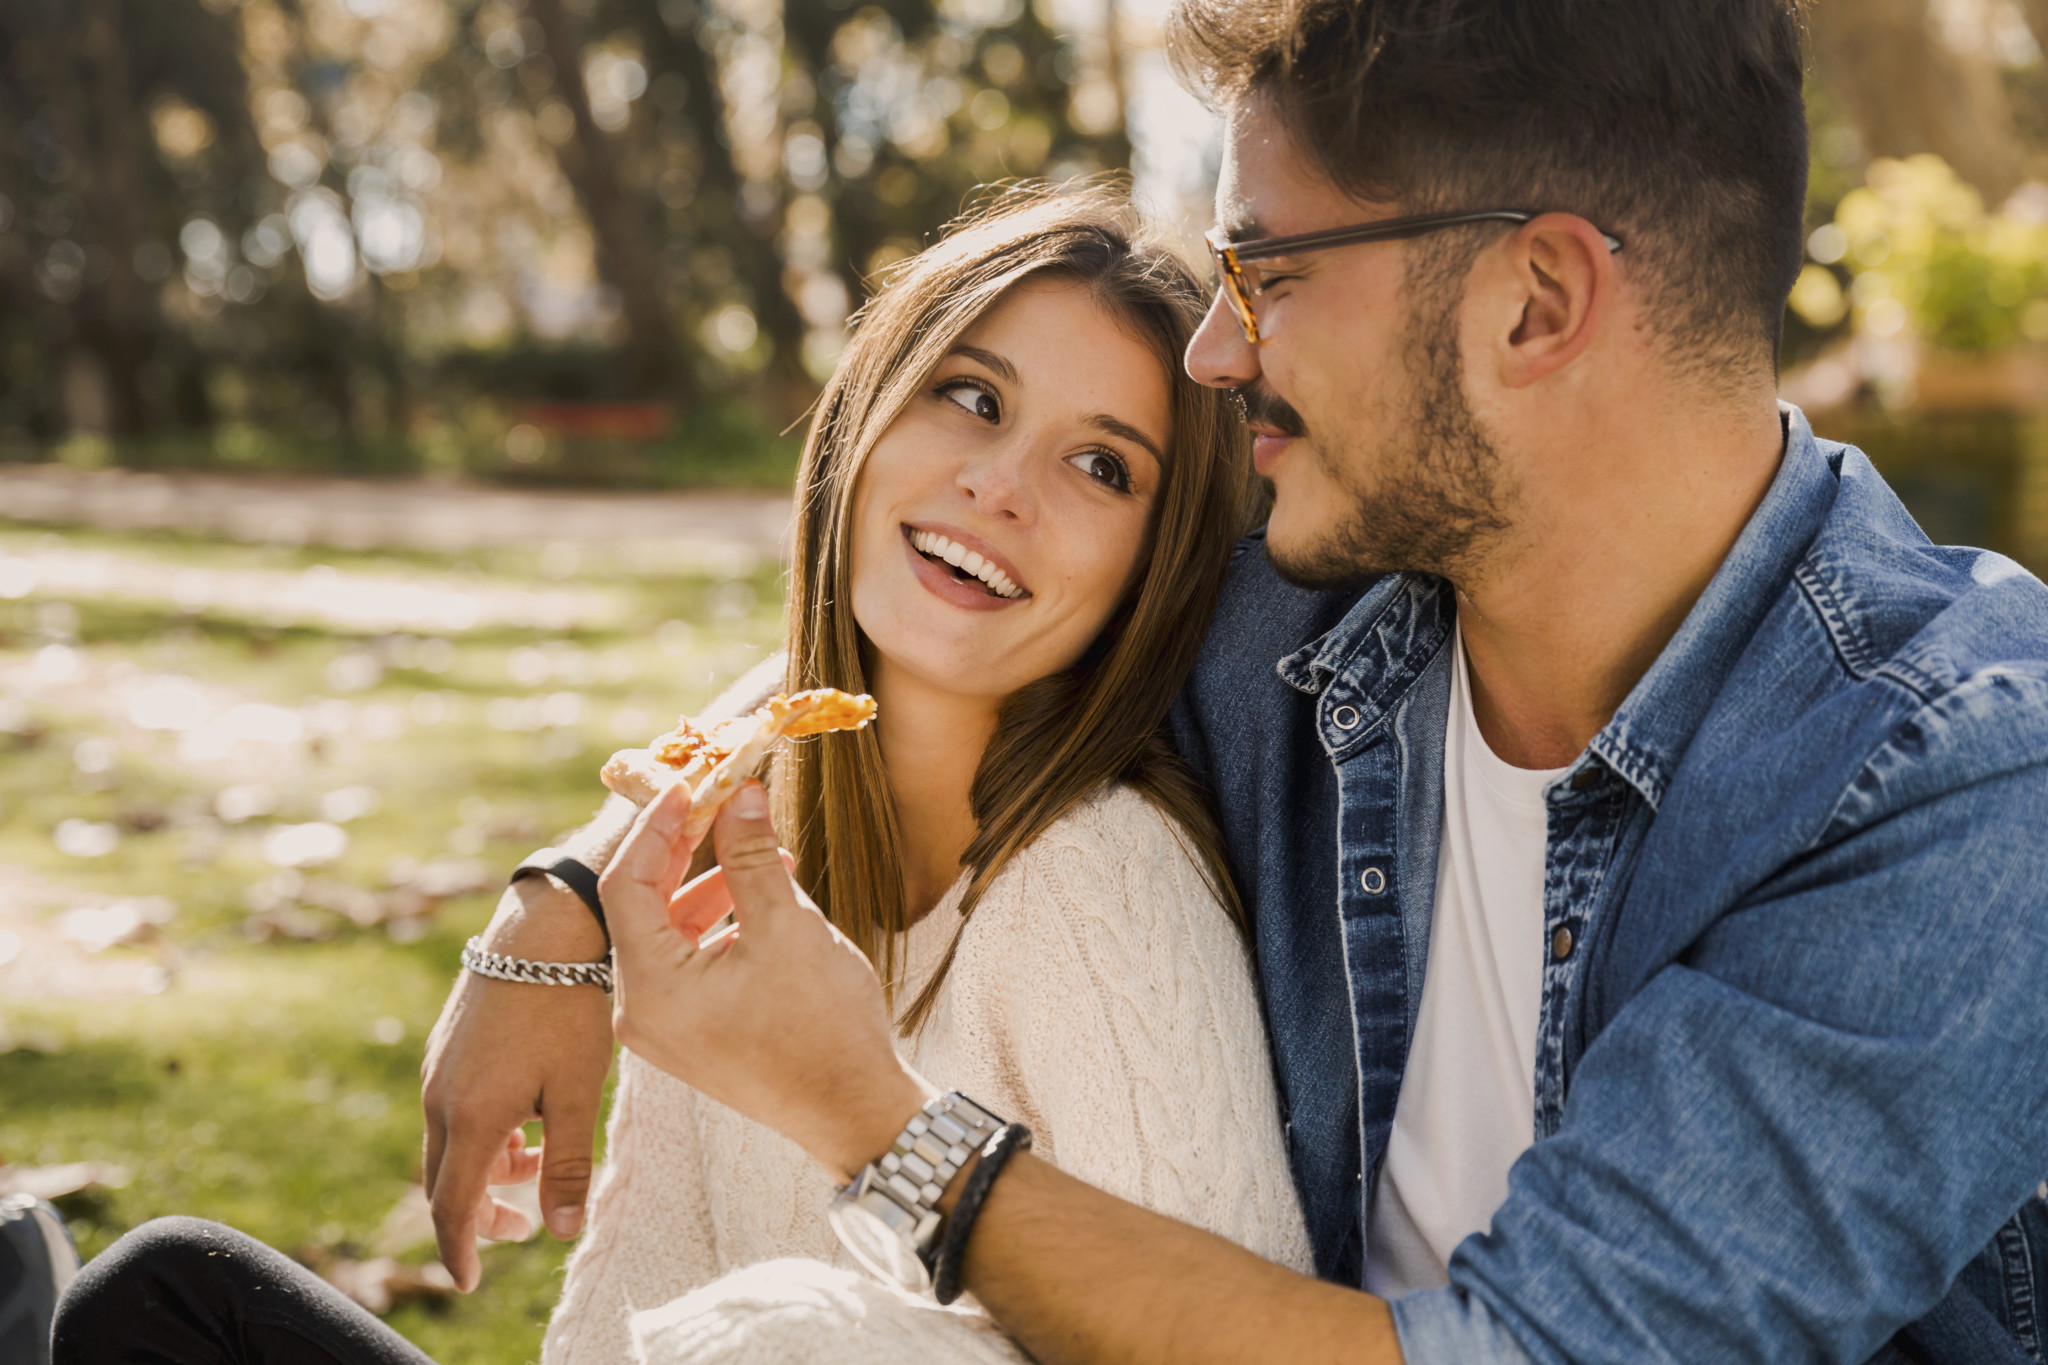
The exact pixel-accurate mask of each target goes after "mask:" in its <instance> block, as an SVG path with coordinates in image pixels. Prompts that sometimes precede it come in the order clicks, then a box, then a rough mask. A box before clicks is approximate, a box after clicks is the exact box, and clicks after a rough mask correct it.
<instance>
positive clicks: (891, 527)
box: [853, 280, 1173, 699]
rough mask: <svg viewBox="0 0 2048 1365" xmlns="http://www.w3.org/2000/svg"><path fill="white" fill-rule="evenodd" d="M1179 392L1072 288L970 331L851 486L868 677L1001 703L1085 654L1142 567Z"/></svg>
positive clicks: (1142, 350) (1048, 289)
mask: <svg viewBox="0 0 2048 1365" xmlns="http://www.w3.org/2000/svg"><path fill="white" fill-rule="evenodd" d="M1171 401H1172V400H1171V390H1170V388H1169V382H1168V377H1167V374H1166V370H1165V367H1164V366H1163V365H1162V364H1161V362H1160V360H1159V358H1158V356H1157V355H1155V354H1154V353H1153V351H1152V350H1151V348H1149V347H1147V346H1146V345H1145V344H1144V343H1143V342H1141V341H1138V340H1137V339H1136V338H1134V337H1133V336H1131V335H1130V333H1129V332H1128V331H1127V329H1126V328H1125V327H1124V326H1123V325H1122V324H1121V322H1120V321H1119V320H1118V319H1117V318H1115V317H1114V316H1112V315H1111V314H1110V313H1109V312H1107V311H1105V310H1104V309H1103V307H1102V306H1101V305H1100V304H1098V303H1096V302H1095V300H1094V299H1093V297H1092V296H1091V295H1090V294H1089V292H1088V290H1087V289H1086V288H1085V287H1083V286H1081V285H1078V284H1074V283H1071V282H1068V281H1062V280H1026V281H1025V282H1024V283H1023V284H1021V285H1019V286H1017V287H1016V288H1015V289H1013V290H1012V291H1011V292H1010V293H1009V295H1008V296H1007V297H1006V298H1004V300H1003V301H1002V302H1001V303H999V304H998V305H997V306H996V307H994V308H992V309H990V310H989V311H988V313H986V314H985V315H983V317H982V318H981V319H980V321H978V322H977V323H976V324H975V325H974V326H973V327H972V328H970V329H968V331H967V332H966V334H965V335H964V336H962V337H961V339H960V342H959V344H958V345H956V346H955V347H954V348H953V350H952V353H951V354H949V355H947V356H946V358H945V359H944V360H942V361H940V362H939V366H938V368H937V369H936V370H934V371H933V372H932V374H931V376H930V377H929V378H928V379H927V380H926V381H925V384H924V387H923V388H922V389H921V390H920V391H919V392H918V393H917V394H916V395H915V396H914V397H913V398H912V399H911V400H910V403H909V405H908V406H906V407H905V408H904V410H903V412H902V414H901V415H899V416H898V417H897V418H896V420H895V422H894V423H892V424H891V425H890V427H889V429H888V430H887V431H886V432H884V433H883V434H882V438H881V440H879V441H878V442H877V443H876V444H875V448H874V450H873V451H871V452H870V453H869V456H868V460H867V464H866V467H865V468H864V469H862V471H861V474H860V481H859V483H858V484H857V485H856V487H855V489H854V503H853V614H854V619H855V620H856V621H858V622H859V623H860V627H861V630H862V631H863V632H864V633H865V634H866V636H867V638H868V641H869V643H870V644H871V645H872V646H873V647H874V649H875V651H876V652H877V654H878V655H879V656H880V657H879V658H878V660H877V666H878V668H877V671H878V677H877V679H876V681H877V683H881V682H882V679H883V676H885V675H886V673H887V672H888V671H890V670H899V669H900V670H902V671H903V672H904V673H905V674H907V675H914V676H916V677H919V678H920V679H922V680H923V681H924V682H925V683H926V684H927V685H930V686H935V687H938V688H941V689H943V690H945V691H948V692H953V693H958V694H963V695H972V696H983V697H988V698H992V699H994V698H1001V697H1005V696H1008V695H1009V694H1010V693H1012V692H1015V691H1016V690H1017V689H1018V688H1020V687H1022V686H1024V685H1025V684H1026V683H1030V682H1035V681H1036V680H1038V679H1040V678H1043V677H1047V676H1049V675H1050V674H1053V673H1056V672H1058V671H1060V670H1061V669H1064V668H1066V667H1068V666H1069V665H1071V664H1072V663H1073V662H1074V661H1075V660H1076V659H1078V658H1080V656H1081V654H1082V653H1083V652H1084V651H1085V650H1086V649H1087V648H1088V646H1089V644H1090V643H1091V642H1092V641H1093V640H1094V639H1095V637H1096V636H1097V635H1099V634H1100V633H1101V631H1102V628H1103V626H1104V624H1106V623H1107V622H1108V620H1109V617H1110V614H1111V613H1112V612H1113V611H1115V609H1116V606H1117V603H1118V602H1119V601H1120V600H1122V598H1123V595H1124V590H1125V588H1126V587H1127V586H1128V585H1129V583H1130V581H1131V578H1132V574H1133V572H1134V570H1135V569H1136V568H1137V564H1138V555H1139V553H1140V551H1141V549H1142V548H1143V545H1144V540H1145V529H1146V524H1147V519H1148V516H1149V514H1150V511H1151V508H1152V505H1153V502H1154V500H1155V499H1156V498H1157V496H1158V493H1159V482H1160V476H1161V459H1162V452H1163V451H1165V449H1166V447H1167V442H1168V441H1169V440H1170V439H1171V437H1172V434H1173V433H1172V431H1171V429H1170V417H1171V413H1172V406H1171Z"/></svg>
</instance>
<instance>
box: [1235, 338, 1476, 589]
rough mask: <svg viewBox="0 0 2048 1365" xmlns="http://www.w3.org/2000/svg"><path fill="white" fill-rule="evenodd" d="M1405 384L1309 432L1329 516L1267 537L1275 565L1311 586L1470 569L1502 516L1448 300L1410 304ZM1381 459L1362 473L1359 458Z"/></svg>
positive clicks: (1450, 574) (1459, 573)
mask: <svg viewBox="0 0 2048 1365" xmlns="http://www.w3.org/2000/svg"><path fill="white" fill-rule="evenodd" d="M1403 345H1404V349H1405V351H1406V353H1407V369H1408V373H1409V376H1410V379H1409V383H1408V385H1407V387H1406V392H1405V393H1404V394H1403V395H1400V396H1398V397H1396V398H1395V399H1394V400H1393V401H1392V402H1390V403H1388V404H1386V406H1385V408H1384V409H1383V414H1382V415H1378V416H1375V417H1373V418H1370V419H1366V420H1361V421H1359V422H1357V423H1356V424H1355V426H1354V427H1353V429H1352V430H1351V431H1349V432H1346V433H1344V435H1345V436H1348V437H1349V438H1350V439H1341V438H1340V440H1341V444H1335V445H1334V448H1333V444H1327V443H1326V441H1327V440H1328V438H1330V437H1331V436H1333V435H1336V433H1334V432H1332V431H1331V430H1329V429H1328V428H1327V427H1325V428H1324V429H1323V431H1322V432H1321V435H1322V437H1323V438H1324V439H1317V440H1308V441H1304V442H1303V443H1302V444H1304V445H1307V446H1308V448H1309V453H1311V454H1313V455H1314V456H1315V458H1316V461H1317V463H1318V464H1319V465H1320V466H1321V467H1322V469H1323V472H1324V473H1325V475H1326V476H1327V477H1328V478H1329V480H1330V482H1331V484H1332V485H1334V486H1335V488H1336V489H1337V494H1338V501H1339V505H1340V508H1341V510H1340V512H1339V513H1338V519H1337V520H1336V522H1335V523H1334V524H1332V525H1330V526H1328V527H1327V528H1325V529H1324V530H1323V531H1321V532H1320V533H1319V534H1316V535H1314V536H1311V537H1309V538H1307V539H1306V540H1304V541H1301V542H1298V543H1292V544H1275V543H1274V542H1273V541H1272V540H1271V539H1270V538H1269V539H1268V541H1267V545H1266V553H1267V557H1268V558H1270V559H1271V560H1272V563H1273V567H1274V568H1275V569H1276V570H1278V571H1279V573H1280V576H1281V577H1282V578H1285V579H1286V580H1287V581H1288V582H1290V583H1293V584H1295V585H1297V586H1299V587H1304V588H1312V589H1318V590H1329V589H1337V588H1346V587H1352V586H1355V585H1356V584H1358V583H1360V582H1363V581H1364V580H1366V579H1369V578H1375V577H1378V576H1380V575H1383V574H1390V573H1425V574H1435V575H1437V576H1439V577H1443V578H1448V579H1451V580H1452V581H1454V582H1455V581H1458V580H1460V579H1462V578H1465V577H1467V576H1469V575H1470V574H1471V573H1472V572H1473V570H1474V568H1475V566H1476V564H1477V562H1478V561H1479V559H1480V558H1481V557H1482V556H1483V555H1484V553H1485V550H1486V547H1487V545H1488V544H1490V543H1492V542H1494V541H1495V540H1497V539H1498V537H1499V536H1500V534H1501V533H1502V532H1504V531H1505V530H1507V528H1508V526H1509V521H1508V518H1507V516H1506V514H1505V511H1504V504H1505V498H1504V495H1503V489H1502V487H1501V484H1502V474H1501V468H1500V453H1499V451H1498V450H1497V449H1496V448H1495V447H1494V445H1493V442H1492V441H1491V440H1489V439H1488V438H1487V436H1486V433H1485V432H1484V431H1482V430H1481V429H1480V427H1479V423H1478V420H1477V419H1476V418H1475V417H1474V416H1473V413H1472V409H1471V406H1470V404H1468V403H1467V402H1466V400H1465V385H1464V373H1463V364H1462V361H1461V359H1460V356H1459V351H1458V337H1457V324H1456V302H1455V300H1452V301H1451V302H1450V303H1448V304H1447V305H1445V306H1444V307H1442V308H1440V309H1435V310H1432V311H1431V313H1430V314H1429V315H1427V316H1424V315H1422V314H1420V313H1418V314H1417V316H1415V318H1414V319H1413V320H1412V322H1411V324H1410V326H1409V327H1408V328H1407V331H1406V335H1405V337H1404V338H1403ZM1368 469H1370V470H1374V471H1377V477H1375V478H1372V479H1371V480H1370V481H1369V482H1368V479H1367V478H1366V476H1365V473H1364V471H1366V470H1368Z"/></svg>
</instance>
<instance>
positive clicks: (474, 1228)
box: [428, 1122, 505, 1294]
mask: <svg viewBox="0 0 2048 1365" xmlns="http://www.w3.org/2000/svg"><path fill="white" fill-rule="evenodd" d="M504 1150H505V1134H504V1130H502V1129H498V1130H495V1131H494V1130H489V1129H483V1128H464V1127H463V1126H462V1125H461V1123H459V1122H458V1123H456V1124H455V1125H454V1126H453V1127H452V1128H451V1130H450V1132H449V1134H448V1139H447V1145H446V1147H445V1148H444V1149H443V1150H442V1154H441V1164H440V1169H439V1171H438V1172H437V1173H436V1179H435V1181H434V1187H433V1189H432V1190H431V1191H430V1192H429V1194H428V1198H429V1199H431V1200H432V1201H433V1209H434V1240H435V1242H436V1243H437V1244H438V1245H439V1247H440V1251H441V1264H442V1265H445V1266H447V1267H448V1273H449V1274H451V1275H453V1276H454V1277H455V1283H456V1284H457V1286H459V1287H460V1288H461V1290H462V1292H463V1293H465V1294H466V1293H468V1292H469V1291H470V1290H472V1289H474V1288H476V1281H477V1274H478V1271H479V1266H478V1264H477V1259H476V1239H477V1233H478V1230H479V1229H478V1223H479V1211H480V1208H482V1207H488V1206H489V1203H490V1201H489V1200H488V1199H487V1198H486V1197H485V1194H484V1186H485V1185H486V1184H487V1183H488V1181H489V1179H490V1174H491V1168H492V1167H493V1166H494V1165H495V1164H496V1163H497V1160H498V1158H499V1154H500V1153H502V1152H503V1151H504ZM486 1235H488V1234H486Z"/></svg>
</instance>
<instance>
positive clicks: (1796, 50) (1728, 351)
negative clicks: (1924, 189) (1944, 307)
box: [1168, 0, 1806, 371]
mask: <svg viewBox="0 0 2048 1365" xmlns="http://www.w3.org/2000/svg"><path fill="white" fill-rule="evenodd" d="M1168 51H1169V53H1170V54H1171V56H1172V59H1173V62H1174V66H1175V70H1176V71H1177V73H1178V74H1179V76H1180V78H1181V80H1182V81H1183V82H1185V83H1186V84H1187V85H1188V86H1189V87H1190V88H1192V89H1193V90H1195V91H1196V93H1197V94H1199V95H1201V96H1202V97H1203V98H1204V99H1205V100H1206V101H1207V102H1208V103H1209V104H1210V106H1211V107H1212V108H1217V109H1221V110H1226V111H1227V110H1228V109H1230V108H1232V107H1234V106H1236V105H1237V104H1239V103H1240V102H1241V101H1243V100H1244V99H1246V98H1247V97H1249V96H1261V97H1264V98H1267V99H1269V100H1271V101H1272V108H1273V109H1274V110H1275V112H1276V113H1277V114H1278V116H1279V118H1280V121H1281V123H1282V125H1283V126H1284V127H1285V128H1286V129H1287V130H1288V133H1289V136H1290V139H1291V140H1292V142H1293V143H1294V145H1295V146H1296V147H1297V148H1299V149H1300V150H1301V151H1302V152H1303V154H1304V155H1305V156H1307V157H1308V158H1309V159H1310V160H1311V161H1312V162H1313V163H1314V164H1316V165H1317V166H1318V167H1319V168H1320V169H1321V171H1322V173H1323V174H1324V175H1326V176H1327V177H1328V178H1329V179H1330V181H1331V182H1332V183H1333V184H1335V185H1337V186H1338V187H1339V188H1341V189H1343V190H1345V191H1346V192H1348V193H1350V194H1353V195H1355V196H1357V197H1359V198H1362V199H1368V200H1372V201H1374V202H1379V203H1387V204H1392V205H1396V206H1398V207H1399V209H1400V211H1402V212H1412V213H1422V212H1429V211H1432V210H1437V209H1451V208H1514V209H1534V210H1539V211H1546V212H1548V211H1564V212H1569V213H1575V214H1578V215H1579V216H1581V217H1583V218H1586V219H1588V220H1590V221H1591V222H1592V223H1594V224H1595V225H1597V226H1598V227H1600V228H1602V229H1604V230H1606V231H1608V232H1612V233H1614V234H1615V235H1616V236H1618V237H1620V238H1621V239H1622V241H1623V242H1624V243H1625V246H1624V249H1623V254H1622V261H1623V262H1624V268H1626V269H1628V270H1629V271H1630V272H1631V274H1633V275H1634V276H1635V278H1636V280H1637V281H1638V282H1639V284H1640V285H1641V287H1642V288H1643V290H1644V292H1645V294H1646V296H1647V299H1648V302H1649V307H1650V313H1651V317H1652V319H1653V322H1654V325H1655V326H1657V328H1658V330H1659V331H1660V332H1661V333H1662V334H1663V335H1664V337H1665V338H1666V340H1667V342H1669V343H1670V344H1671V345H1670V349H1671V353H1672V355H1673V357H1674V359H1676V360H1678V361H1679V362H1680V363H1681V364H1684V365H1686V366H1687V367H1688V368H1693V367H1696V366H1712V367H1714V368H1717V369H1718V368H1720V367H1723V366H1726V365H1728V364H1729V363H1731V362H1733V363H1735V364H1737V365H1740V366H1741V367H1742V368H1743V369H1744V370H1745V371H1747V370H1748V369H1749V367H1750V366H1751V365H1753V364H1755V363H1756V362H1758V361H1761V362H1762V363H1763V364H1764V365H1765V366H1767V367H1770V368H1771V369H1774V368H1775V365H1776V357H1777V346H1778V337H1779V327H1780V324H1781V321H1782V318H1783V315H1784V308H1785V297H1786V295H1787V294H1788V293H1789V292H1790V291H1791V288H1792V281H1793V278H1794V276H1796V275H1797V274H1798V272H1799V260H1800V241H1801V236H1802V227H1803V222H1802V219H1803V216H1804V212H1805V206H1806V108H1805V104H1804V101H1803V99H1802V95H1801V88H1800V87H1801V76H1802V71H1801V57H1800V22H1799V0H1179V3H1177V4H1176V5H1175V7H1174V10H1173V13H1172V15H1171V17H1170V19H1169V20H1168ZM1452 237H1453V238H1454V239H1458V238H1462V240H1463V250H1464V256H1463V259H1462V260H1461V261H1460V262H1459V273H1461V274H1462V268H1463V265H1464V264H1466V263H1469V260H1470V252H1471V251H1472V250H1476V249H1477V246H1478V243H1479V242H1481V241H1483V240H1484V239H1483V238H1480V237H1477V236H1474V235H1470V234H1452ZM1460 249H1461V248H1460V246H1459V244H1458V243H1457V242H1456V241H1453V242H1447V243H1446V244H1445V246H1444V247H1443V248H1440V249H1439V250H1449V251H1458V250H1460ZM1444 264H1445V262H1443V261H1442V260H1441V259H1439V260H1437V261H1436V262H1434V265H1435V266H1436V267H1437V268H1435V269H1429V270H1428V272H1427V273H1428V274H1429V275H1430V276H1431V277H1433V278H1441V274H1440V270H1441V267H1442V266H1443V265H1444Z"/></svg>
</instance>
